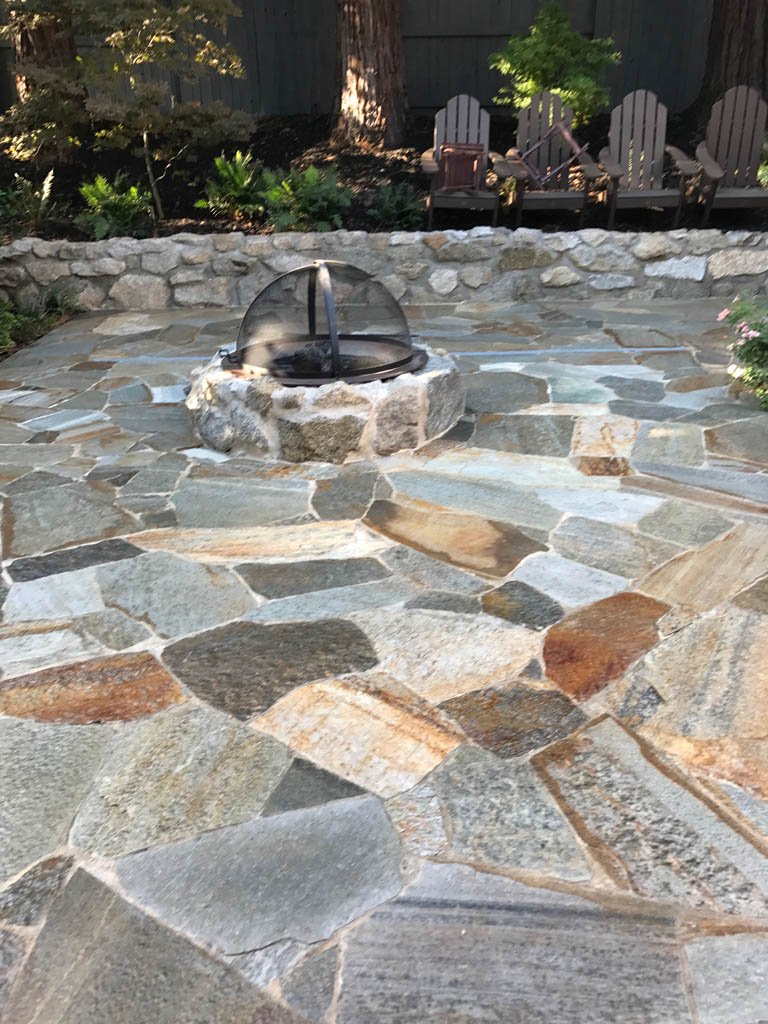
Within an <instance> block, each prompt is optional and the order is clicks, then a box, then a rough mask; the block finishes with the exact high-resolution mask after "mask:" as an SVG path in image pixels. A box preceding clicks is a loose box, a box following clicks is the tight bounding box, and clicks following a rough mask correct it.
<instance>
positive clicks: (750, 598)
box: [733, 576, 768, 615]
mask: <svg viewBox="0 0 768 1024" xmlns="http://www.w3.org/2000/svg"><path fill="white" fill-rule="evenodd" d="M733 603H734V604H735V605H736V606H737V607H738V608H748V609H749V610H751V611H755V612H760V613H761V615H768V576H763V578H762V579H759V580H758V581H757V583H753V584H752V586H751V587H748V588H747V589H746V590H742V591H741V593H740V594H737V595H736V597H734V599H733Z"/></svg>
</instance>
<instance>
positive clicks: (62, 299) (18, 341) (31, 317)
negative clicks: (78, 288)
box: [0, 292, 73, 355]
mask: <svg viewBox="0 0 768 1024" xmlns="http://www.w3.org/2000/svg"><path fill="white" fill-rule="evenodd" d="M72 311H73V305H72V302H71V300H70V299H69V297H68V296H67V295H66V293H62V292H59V293H51V294H48V295H46V296H45V297H44V298H43V299H41V301H40V302H39V303H38V304H37V305H36V306H35V307H34V308H32V309H24V310H22V309H19V308H18V307H17V306H14V305H12V304H10V303H8V302H0V355H7V354H8V353H9V352H12V351H13V350H14V349H15V348H17V347H18V346H19V345H25V344H26V343H27V342H29V341H34V340H35V338H39V337H40V335H41V334H45V332H46V331H49V330H50V329H51V328H52V327H53V326H54V325H55V324H57V323H59V322H60V321H61V320H62V319H64V318H66V317H67V316H68V315H69V314H70V313H71V312H72Z"/></svg>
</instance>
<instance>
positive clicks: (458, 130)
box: [435, 93, 491, 155]
mask: <svg viewBox="0 0 768 1024" xmlns="http://www.w3.org/2000/svg"><path fill="white" fill-rule="evenodd" d="M490 131H491V118H490V115H489V114H488V111H487V110H483V108H482V107H481V106H480V101H479V100H476V99H475V98H474V96H467V95H466V93H462V94H461V96H453V97H452V98H451V99H449V100H448V102H447V103H446V105H445V106H444V107H443V109H442V110H438V112H437V114H436V115H435V153H437V154H439V153H440V147H441V146H442V145H443V143H446V142H460V143H468V144H470V145H478V146H482V147H483V154H484V155H485V154H487V152H488V138H489V135H490Z"/></svg>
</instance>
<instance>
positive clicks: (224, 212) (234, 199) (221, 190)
mask: <svg viewBox="0 0 768 1024" xmlns="http://www.w3.org/2000/svg"><path fill="white" fill-rule="evenodd" d="M213 163H214V167H215V168H216V175H217V177H216V178H209V179H208V181H207V183H206V186H205V199H198V201H197V202H196V203H195V206H196V207H197V208H198V209H201V210H208V211H209V212H210V213H213V214H215V215H216V216H217V217H231V218H232V219H233V220H256V219H257V218H259V217H262V216H263V215H264V210H265V208H266V206H265V200H264V192H265V191H266V189H267V188H268V186H269V181H268V180H267V179H265V176H264V167H263V165H262V164H261V162H260V161H258V160H255V159H254V158H253V156H252V155H251V153H243V152H242V151H241V150H239V149H238V151H237V152H236V153H235V155H234V156H233V157H232V159H231V160H228V159H227V158H226V157H225V156H224V154H223V153H222V154H221V156H217V157H216V159H215V160H214V161H213Z"/></svg>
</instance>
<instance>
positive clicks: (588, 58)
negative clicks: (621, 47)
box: [488, 3, 621, 124]
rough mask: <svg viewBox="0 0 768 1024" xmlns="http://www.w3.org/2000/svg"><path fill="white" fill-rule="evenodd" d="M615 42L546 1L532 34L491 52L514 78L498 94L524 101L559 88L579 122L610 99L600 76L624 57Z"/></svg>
mask: <svg viewBox="0 0 768 1024" xmlns="http://www.w3.org/2000/svg"><path fill="white" fill-rule="evenodd" d="M613 45H614V43H613V40H612V39H610V38H608V39H587V38H586V37H585V36H583V35H581V33H579V32H576V31H575V30H574V29H572V28H571V24H570V21H569V19H568V15H567V14H566V13H565V11H563V10H562V9H561V8H560V7H559V6H558V4H557V3H545V4H543V5H542V7H541V8H540V9H539V12H538V14H537V15H536V20H535V21H534V23H533V25H531V28H530V31H529V34H528V35H527V36H512V38H511V39H510V40H509V41H508V42H507V45H506V46H505V47H504V49H503V50H499V51H498V52H497V53H492V54H491V55H490V57H489V58H488V65H489V67H491V68H495V69H496V70H497V71H500V72H501V74H502V75H504V76H505V77H506V78H508V79H509V80H510V84H509V85H505V86H503V87H502V88H501V90H500V91H499V94H498V95H497V96H496V97H495V100H496V102H497V103H502V104H509V103H513V104H515V105H516V106H517V107H522V106H525V104H526V103H528V102H529V101H530V99H531V97H532V96H534V95H535V94H536V93H537V92H542V91H544V90H546V91H549V92H554V93H557V94H558V95H560V96H562V98H563V100H564V102H566V103H567V104H568V106H569V107H571V108H572V110H573V118H574V124H580V123H582V122H584V121H586V120H588V119H589V118H590V117H591V116H592V115H593V114H595V113H596V112H597V111H598V110H600V109H601V108H602V107H604V106H606V104H607V103H608V90H607V89H606V88H605V87H604V86H603V85H602V84H601V82H602V79H603V76H604V74H605V72H606V71H607V69H608V68H609V67H610V65H611V64H618V63H619V62H620V61H621V54H620V53H618V52H616V51H615V50H614V49H613Z"/></svg>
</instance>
